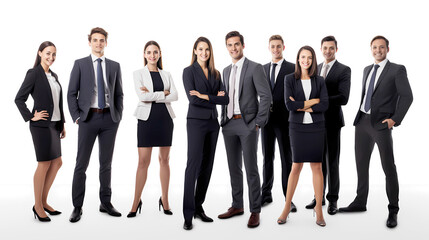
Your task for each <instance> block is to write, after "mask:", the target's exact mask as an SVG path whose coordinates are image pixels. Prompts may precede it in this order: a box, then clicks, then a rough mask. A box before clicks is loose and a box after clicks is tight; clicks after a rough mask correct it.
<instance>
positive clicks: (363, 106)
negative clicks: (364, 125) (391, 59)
mask: <svg viewBox="0 0 429 240" xmlns="http://www.w3.org/2000/svg"><path fill="white" fill-rule="evenodd" d="M387 61H388V60H387V58H386V59H384V60H383V61H381V62H380V63H378V65H379V66H380V67H379V68H378V69H377V74H376V75H375V81H374V90H375V86H377V82H378V79H379V78H380V75H381V73H382V72H383V69H384V67H385V66H386V63H387ZM375 64H377V63H374V65H375ZM373 72H374V67H372V69H371V71H370V72H369V74H368V78H367V79H366V83H365V96H364V97H363V101H362V105H361V106H360V110H361V111H362V112H364V113H366V114H371V109H369V110H368V112H366V111H365V101H366V93H367V92H368V90H367V89H368V86H369V82H370V80H371V76H372V73H373Z"/></svg>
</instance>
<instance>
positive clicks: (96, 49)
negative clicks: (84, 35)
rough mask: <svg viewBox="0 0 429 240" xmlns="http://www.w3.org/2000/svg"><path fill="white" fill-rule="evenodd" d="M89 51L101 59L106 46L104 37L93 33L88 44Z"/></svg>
mask: <svg viewBox="0 0 429 240" xmlns="http://www.w3.org/2000/svg"><path fill="white" fill-rule="evenodd" d="M89 46H90V47H91V51H92V53H93V54H94V55H96V56H98V57H101V56H103V55H104V47H106V46H107V41H106V37H105V36H104V35H103V34H101V33H94V34H92V35H91V40H90V42H89Z"/></svg>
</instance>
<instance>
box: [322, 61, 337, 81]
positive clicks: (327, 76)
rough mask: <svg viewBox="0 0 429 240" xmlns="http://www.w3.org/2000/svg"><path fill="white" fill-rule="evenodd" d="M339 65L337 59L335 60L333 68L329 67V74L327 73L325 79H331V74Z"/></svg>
mask: <svg viewBox="0 0 429 240" xmlns="http://www.w3.org/2000/svg"><path fill="white" fill-rule="evenodd" d="M337 66H338V61H335V62H334V64H333V65H332V67H331V69H329V72H328V74H327V75H326V79H325V80H328V79H329V76H330V75H332V74H334V71H335V69H336V68H337ZM331 73H332V74H331Z"/></svg>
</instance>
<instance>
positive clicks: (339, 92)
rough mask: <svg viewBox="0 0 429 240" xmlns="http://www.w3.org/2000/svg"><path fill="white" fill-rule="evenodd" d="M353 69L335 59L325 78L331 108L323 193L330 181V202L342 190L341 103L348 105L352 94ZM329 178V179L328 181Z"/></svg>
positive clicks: (328, 116)
mask: <svg viewBox="0 0 429 240" xmlns="http://www.w3.org/2000/svg"><path fill="white" fill-rule="evenodd" d="M322 67H323V63H321V64H319V66H318V75H321V73H322ZM350 78H351V69H350V68H349V67H348V66H346V65H344V64H342V63H340V62H338V61H337V60H335V62H334V63H333V65H332V67H330V69H329V72H328V74H327V75H326V78H325V84H326V89H327V90H328V96H329V108H328V110H326V112H325V125H326V139H325V150H324V154H323V161H322V170H323V183H324V184H323V193H325V189H326V186H327V185H328V182H329V192H328V194H327V195H326V198H327V199H328V201H329V202H337V200H338V193H339V191H340V172H339V163H340V142H341V141H340V137H341V128H342V127H343V126H344V117H343V111H342V109H341V105H346V104H347V102H348V100H349V95H350ZM328 180H329V181H328Z"/></svg>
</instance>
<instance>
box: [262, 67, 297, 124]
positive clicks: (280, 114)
mask: <svg viewBox="0 0 429 240" xmlns="http://www.w3.org/2000/svg"><path fill="white" fill-rule="evenodd" d="M270 67H271V62H270V63H267V64H265V65H264V70H265V74H266V75H267V78H266V79H267V81H268V83H269V84H270V86H271V83H270ZM294 71H295V64H293V63H290V62H288V61H286V60H283V63H282V66H281V68H280V72H279V74H278V75H277V78H276V82H275V84H274V89H273V90H272V91H271V93H272V96H273V103H272V104H271V109H270V117H269V119H270V118H271V117H274V118H275V119H277V120H280V121H288V119H289V111H288V110H287V109H286V105H285V98H284V94H285V91H284V86H285V85H284V82H285V81H284V80H285V76H286V75H288V74H291V73H293V72H294Z"/></svg>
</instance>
